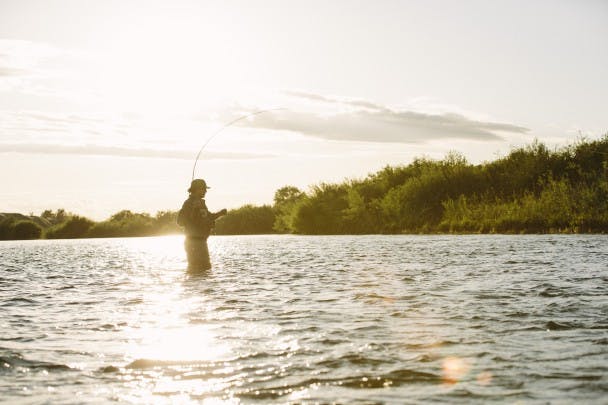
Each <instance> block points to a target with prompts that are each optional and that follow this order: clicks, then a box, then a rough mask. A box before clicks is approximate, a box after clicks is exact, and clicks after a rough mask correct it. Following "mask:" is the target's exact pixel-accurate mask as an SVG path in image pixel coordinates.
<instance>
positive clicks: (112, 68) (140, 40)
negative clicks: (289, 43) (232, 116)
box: [94, 15, 240, 113]
mask: <svg viewBox="0 0 608 405" xmlns="http://www.w3.org/2000/svg"><path fill="white" fill-rule="evenodd" d="M219 28H221V27H219V26H218V24H213V25H210V24H206V23H202V22H201V21H197V20H194V19H193V18H188V17H187V16H183V15H180V16H179V18H169V19H168V18H166V16H164V15H156V16H153V15H147V16H141V17H138V18H137V20H135V21H132V22H131V23H130V24H122V25H120V26H118V27H113V28H111V29H109V31H111V32H109V33H108V39H107V40H108V41H109V43H110V46H109V47H108V50H107V54H105V55H104V56H103V60H102V62H101V64H98V65H97V66H95V68H94V69H95V70H96V72H95V76H96V78H97V79H98V82H97V84H98V86H97V87H98V88H99V92H100V94H103V95H104V96H105V98H106V101H107V102H108V103H109V104H111V105H112V106H113V107H114V108H116V109H127V110H131V111H132V110H136V111H140V112H145V113H157V112H180V111H184V110H192V108H193V106H197V107H198V109H199V110H201V109H204V107H205V106H207V105H212V104H213V103H215V102H216V101H217V100H218V99H219V98H220V97H222V96H223V95H225V94H226V93H227V92H230V90H231V89H230V88H231V87H233V85H234V83H235V81H238V80H235V74H234V70H233V69H234V68H230V66H234V64H235V63H240V61H238V60H235V58H236V59H240V57H239V56H238V55H236V53H235V46H236V45H237V44H234V43H232V42H231V39H232V38H234V35H222V32H221V31H218V29H219ZM237 53H238V52H237Z"/></svg>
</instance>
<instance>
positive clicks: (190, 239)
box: [177, 179, 227, 271]
mask: <svg viewBox="0 0 608 405" xmlns="http://www.w3.org/2000/svg"><path fill="white" fill-rule="evenodd" d="M208 188H209V187H207V183H205V180H203V179H195V180H192V184H190V188H189V189H188V192H189V193H190V196H189V197H188V199H187V200H186V201H184V204H183V205H182V209H181V210H180V211H179V214H178V216H177V223H178V224H179V225H180V226H183V227H184V231H185V234H186V240H185V241H184V248H185V249H186V255H187V256H188V270H190V271H201V270H209V269H210V268H211V261H210V260H209V248H208V247H207V238H208V237H209V235H210V234H211V230H212V229H213V226H214V225H215V220H216V219H218V218H219V217H221V216H222V215H225V214H226V212H227V211H226V210H225V209H223V210H221V211H219V212H216V213H211V212H209V210H208V209H207V205H206V204H205V194H206V193H207V189H208Z"/></svg>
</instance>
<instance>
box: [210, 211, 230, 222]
mask: <svg viewBox="0 0 608 405" xmlns="http://www.w3.org/2000/svg"><path fill="white" fill-rule="evenodd" d="M227 213H228V211H227V210H226V208H224V209H223V210H220V211H218V212H216V213H215V214H214V213H211V217H212V218H213V220H214V221H215V220H216V219H218V218H219V217H221V216H223V215H226V214H227Z"/></svg>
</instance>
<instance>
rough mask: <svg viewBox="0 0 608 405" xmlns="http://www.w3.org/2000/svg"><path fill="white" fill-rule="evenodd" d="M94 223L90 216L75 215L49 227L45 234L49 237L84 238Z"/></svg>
mask: <svg viewBox="0 0 608 405" xmlns="http://www.w3.org/2000/svg"><path fill="white" fill-rule="evenodd" d="M93 224H94V223H93V221H91V220H90V219H88V218H85V217H80V216H78V215H74V216H71V217H70V218H69V219H68V220H66V221H65V222H63V223H61V224H58V225H55V226H53V227H51V228H49V229H47V231H46V233H45V236H46V238H47V239H77V238H84V237H86V236H87V233H88V231H89V229H90V228H91V226H93Z"/></svg>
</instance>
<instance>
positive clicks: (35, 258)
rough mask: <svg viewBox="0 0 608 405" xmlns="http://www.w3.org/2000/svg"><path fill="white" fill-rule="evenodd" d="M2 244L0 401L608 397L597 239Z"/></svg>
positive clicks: (602, 243)
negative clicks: (189, 252) (206, 263)
mask: <svg viewBox="0 0 608 405" xmlns="http://www.w3.org/2000/svg"><path fill="white" fill-rule="evenodd" d="M182 244H183V239H182V237H178V236H171V237H159V238H126V239H95V240H93V239H89V240H56V241H46V240H41V241H25V242H21V241H19V242H16V241H15V242H2V243H0V326H1V331H2V333H1V335H0V401H2V400H4V401H7V402H10V403H45V402H46V403H90V402H92V403H107V402H113V401H116V402H120V403H146V404H148V403H176V402H177V403H188V402H196V403H198V402H204V403H315V402H318V403H331V402H337V403H395V404H402V403H463V404H465V403H466V404H469V403H489V402H497V403H526V404H528V403H532V404H534V403H574V402H579V403H607V398H608V270H607V268H608V237H607V236H593V235H582V236H577V235H574V236H573V235H568V236H565V235H535V236H529V235H527V236H504V235H498V236H487V235H486V236H335V237H334V236H331V237H303V236H248V237H212V238H211V239H210V241H209V247H210V251H211V257H212V262H213V264H214V268H213V270H211V271H209V272H206V273H203V274H196V275H193V274H187V273H186V271H185V268H186V262H185V257H184V252H183V246H182Z"/></svg>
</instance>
